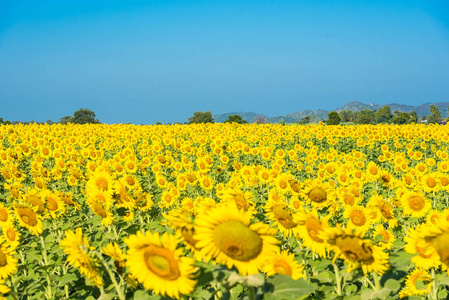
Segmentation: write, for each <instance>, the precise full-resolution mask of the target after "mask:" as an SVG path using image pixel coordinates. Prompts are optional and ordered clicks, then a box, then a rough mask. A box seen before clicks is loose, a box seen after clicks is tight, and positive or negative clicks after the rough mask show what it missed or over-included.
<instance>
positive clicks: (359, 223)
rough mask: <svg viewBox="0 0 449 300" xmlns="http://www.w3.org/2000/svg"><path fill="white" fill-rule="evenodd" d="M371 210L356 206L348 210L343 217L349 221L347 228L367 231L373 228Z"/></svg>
mask: <svg viewBox="0 0 449 300" xmlns="http://www.w3.org/2000/svg"><path fill="white" fill-rule="evenodd" d="M368 215H369V209H367V208H365V207H363V206H360V205H355V206H351V207H348V208H346V210H345V212H344V213H343V217H344V218H345V219H347V220H348V224H347V227H349V228H353V229H357V230H363V231H366V230H368V229H369V228H370V227H371V224H372V223H371V219H370V218H369V216H368Z"/></svg>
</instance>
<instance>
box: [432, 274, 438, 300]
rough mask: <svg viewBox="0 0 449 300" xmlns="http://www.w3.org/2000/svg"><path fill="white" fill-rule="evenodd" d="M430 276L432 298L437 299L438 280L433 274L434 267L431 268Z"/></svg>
mask: <svg viewBox="0 0 449 300" xmlns="http://www.w3.org/2000/svg"><path fill="white" fill-rule="evenodd" d="M432 278H433V286H432V298H433V299H438V281H437V277H436V275H435V268H432Z"/></svg>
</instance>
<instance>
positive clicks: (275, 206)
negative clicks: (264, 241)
mask: <svg viewBox="0 0 449 300" xmlns="http://www.w3.org/2000/svg"><path fill="white" fill-rule="evenodd" d="M264 209H265V212H266V214H267V217H268V219H270V220H272V221H274V223H275V225H276V226H277V228H278V230H279V231H280V232H282V233H284V235H285V236H286V237H290V236H292V235H296V234H297V231H298V224H296V222H295V221H294V213H292V211H291V210H290V208H289V207H288V204H287V203H286V202H285V201H270V200H269V201H267V203H266V204H265V207H264Z"/></svg>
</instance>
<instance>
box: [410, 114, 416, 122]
mask: <svg viewBox="0 0 449 300" xmlns="http://www.w3.org/2000/svg"><path fill="white" fill-rule="evenodd" d="M410 117H411V118H412V123H418V114H417V113H416V111H412V112H411V113H410Z"/></svg>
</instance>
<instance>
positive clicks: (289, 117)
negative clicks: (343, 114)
mask: <svg viewBox="0 0 449 300" xmlns="http://www.w3.org/2000/svg"><path fill="white" fill-rule="evenodd" d="M386 105H388V106H389V107H390V109H391V112H392V113H393V112H394V111H396V110H397V111H400V112H407V113H411V112H412V111H416V113H417V114H418V118H421V117H422V116H427V115H429V114H430V106H431V105H435V106H436V107H438V109H439V110H440V112H441V116H442V117H443V118H447V117H448V112H447V109H448V107H449V102H436V103H424V104H421V105H417V106H415V105H406V104H398V103H389V104H383V105H379V104H375V103H369V104H365V103H362V102H359V101H352V102H349V103H347V104H345V105H344V106H343V107H339V108H336V109H335V111H337V112H340V111H342V110H351V111H360V110H364V109H370V110H378V109H379V108H381V107H383V106H386ZM329 112H331V111H328V110H323V109H318V110H301V111H298V112H293V113H289V114H286V115H283V116H265V115H263V114H258V113H255V112H230V113H224V114H218V115H214V120H215V122H218V123H223V122H224V121H225V120H226V119H227V118H228V116H230V115H239V116H241V117H242V118H243V119H245V120H246V121H248V122H249V123H253V122H254V119H255V118H256V117H257V116H259V115H263V116H264V117H265V118H267V121H268V122H270V123H280V122H281V121H284V122H286V123H293V122H300V121H301V119H302V118H304V117H306V116H311V117H312V118H313V117H315V118H314V121H320V120H322V119H327V114H328V113H329Z"/></svg>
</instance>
